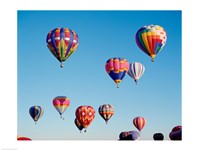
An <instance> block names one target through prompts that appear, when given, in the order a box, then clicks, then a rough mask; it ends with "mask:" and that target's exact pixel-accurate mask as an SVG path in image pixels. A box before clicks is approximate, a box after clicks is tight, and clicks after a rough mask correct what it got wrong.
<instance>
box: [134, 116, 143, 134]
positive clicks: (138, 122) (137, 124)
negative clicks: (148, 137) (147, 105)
mask: <svg viewBox="0 0 200 150" xmlns="http://www.w3.org/2000/svg"><path fill="white" fill-rule="evenodd" d="M133 124H134V126H135V127H136V128H137V129H138V130H139V131H140V132H141V130H142V129H143V128H144V126H145V125H146V120H145V119H144V117H135V118H134V119H133Z"/></svg>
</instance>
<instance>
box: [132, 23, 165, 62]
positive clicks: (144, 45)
mask: <svg viewBox="0 0 200 150" xmlns="http://www.w3.org/2000/svg"><path fill="white" fill-rule="evenodd" d="M135 39H136V43H137V45H138V47H139V48H140V49H141V50H142V51H143V52H144V53H146V54H147V55H149V56H150V57H151V59H152V62H153V61H154V58H155V57H156V55H157V54H158V53H159V52H160V51H161V50H162V48H163V47H164V46H165V44H166V41H167V34H166V31H165V30H164V28H163V27H161V26H159V25H148V26H144V27H142V28H140V29H139V30H138V31H137V33H136V35H135Z"/></svg>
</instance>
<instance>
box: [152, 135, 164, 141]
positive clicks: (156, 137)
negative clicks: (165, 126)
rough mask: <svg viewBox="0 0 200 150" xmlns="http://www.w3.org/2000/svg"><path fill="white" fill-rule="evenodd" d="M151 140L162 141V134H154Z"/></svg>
mask: <svg viewBox="0 0 200 150" xmlns="http://www.w3.org/2000/svg"><path fill="white" fill-rule="evenodd" d="M153 139H154V140H155V141H159V140H163V139H164V135H163V134H162V133H155V134H154V135H153Z"/></svg>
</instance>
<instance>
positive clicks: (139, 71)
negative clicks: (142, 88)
mask: <svg viewBox="0 0 200 150" xmlns="http://www.w3.org/2000/svg"><path fill="white" fill-rule="evenodd" d="M144 70H145V67H144V65H143V64H141V63H139V62H134V63H130V66H129V71H128V75H129V76H130V77H131V78H133V79H134V81H135V83H136V84H137V82H138V80H139V79H140V77H141V76H142V75H143V73H144Z"/></svg>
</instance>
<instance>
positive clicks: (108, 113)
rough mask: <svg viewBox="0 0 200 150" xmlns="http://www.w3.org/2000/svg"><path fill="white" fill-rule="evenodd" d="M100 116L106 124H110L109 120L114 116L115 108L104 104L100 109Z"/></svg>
mask: <svg viewBox="0 0 200 150" xmlns="http://www.w3.org/2000/svg"><path fill="white" fill-rule="evenodd" d="M99 114H100V116H101V117H102V118H103V119H104V120H105V122H106V124H107V123H108V120H109V119H110V118H111V117H112V116H113V114H114V107H113V106H112V105H110V104H104V105H101V106H100V107H99Z"/></svg>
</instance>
